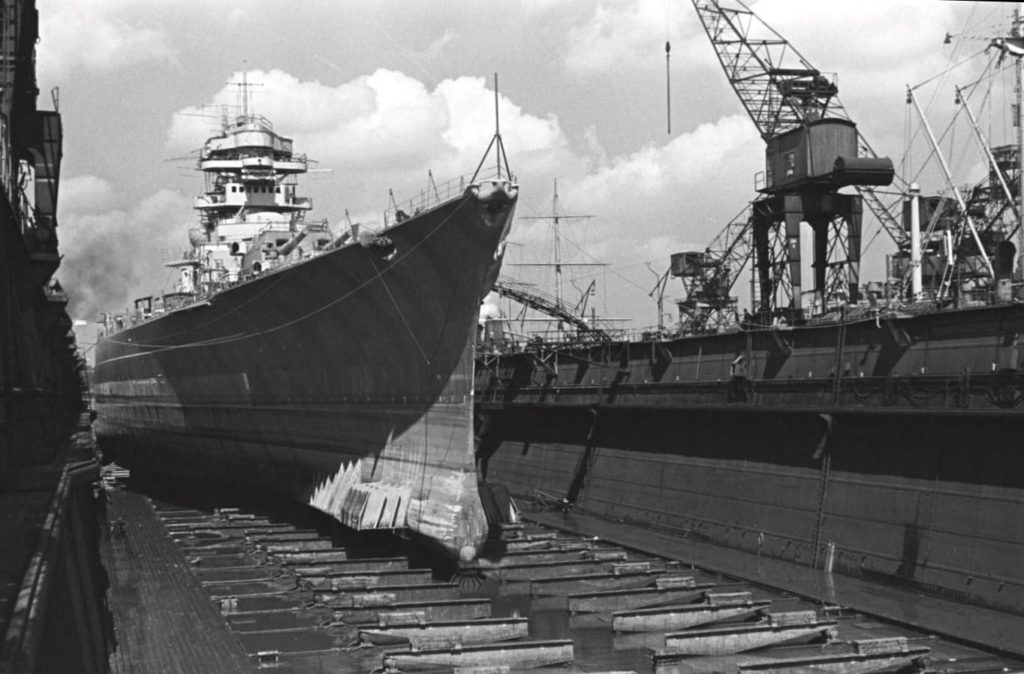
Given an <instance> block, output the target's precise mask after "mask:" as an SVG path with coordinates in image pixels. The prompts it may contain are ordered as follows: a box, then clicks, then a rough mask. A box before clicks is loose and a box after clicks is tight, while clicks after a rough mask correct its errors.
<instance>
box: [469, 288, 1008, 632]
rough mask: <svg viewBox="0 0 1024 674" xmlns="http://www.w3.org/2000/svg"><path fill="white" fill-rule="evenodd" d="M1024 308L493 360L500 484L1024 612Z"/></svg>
mask: <svg viewBox="0 0 1024 674" xmlns="http://www.w3.org/2000/svg"><path fill="white" fill-rule="evenodd" d="M1021 333H1024V307H1022V306H1018V305H1007V306H1002V307H988V308H977V309H963V310H956V311H948V312H937V313H931V314H921V315H918V316H906V315H904V316H898V317H897V316H891V317H888V318H886V317H879V318H877V319H875V318H872V319H870V320H864V321H858V322H851V323H847V324H842V325H836V324H834V325H824V326H814V327H803V328H799V329H792V330H777V331H768V330H763V331H750V332H735V333H727V334H720V335H712V336H705V337H692V338H683V339H678V340H675V341H669V342H642V343H641V342H635V343H611V344H604V345H594V346H589V347H573V348H561V349H557V350H552V351H547V352H539V353H531V354H526V353H517V354H506V355H502V356H483V357H481V358H480V359H479V361H478V365H477V401H478V405H477V414H478V424H479V425H478V436H479V438H478V458H479V461H480V465H481V470H482V473H483V474H484V476H485V478H486V479H487V480H488V481H490V482H504V483H506V484H508V485H509V486H510V488H511V490H512V491H513V493H517V494H520V495H530V494H537V493H538V491H539V492H540V493H541V494H543V495H544V496H545V497H547V498H552V497H553V498H556V499H562V498H566V499H568V500H569V501H572V502H574V503H575V504H576V507H579V508H583V509H585V510H588V511H592V512H596V513H599V514H602V515H606V516H608V517H613V518H616V519H625V520H630V521H635V522H638V523H643V524H644V525H650V526H657V527H665V528H669V529H673V530H677V531H679V532H680V533H681V534H684V535H687V536H694V537H699V538H701V539H703V540H710V541H714V542H718V543H721V544H724V545H728V546H733V547H737V548H742V549H747V550H751V551H760V552H761V553H762V554H765V555H772V556H776V557H780V558H785V559H791V560H796V561H800V562H804V563H807V564H816V565H818V566H821V565H823V564H824V563H825V560H826V558H828V557H829V556H830V553H829V547H830V544H832V545H834V553H833V554H832V555H831V557H832V559H833V560H834V562H833V563H834V567H835V568H836V569H837V570H840V571H843V572H846V573H851V574H858V575H866V576H872V577H877V578H879V579H883V580H886V581H891V582H898V583H902V584H909V585H912V586H916V587H919V588H922V589H927V590H931V591H935V592H939V593H943V594H947V595H951V596H954V597H959V598H962V599H964V600H967V601H976V602H981V603H985V604H988V605H992V606H996V607H1000V608H1004V609H1008V610H1013V611H1017V612H1020V611H1024V572H1022V571H1021V568H1020V564H1019V560H1020V559H1022V558H1024V517H1022V513H1024V456H1022V453H1021V451H1020V446H1021V437H1024V410H1022V409H1021V406H1022V401H1024V378H1022V375H1021V370H1020V366H1021V359H1022V356H1024V354H1022V353H1021V351H1020V348H1019V347H1018V336H1019V335H1020V334H1021Z"/></svg>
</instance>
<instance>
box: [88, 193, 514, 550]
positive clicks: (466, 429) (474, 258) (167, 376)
mask: <svg viewBox="0 0 1024 674" xmlns="http://www.w3.org/2000/svg"><path fill="white" fill-rule="evenodd" d="M498 202H500V203H498ZM513 203H514V202H513V201H509V200H507V199H506V200H501V199H497V200H494V199H492V200H490V201H487V202H485V201H483V200H481V199H480V198H478V197H477V196H475V193H474V192H473V191H472V190H469V191H467V193H466V194H465V195H463V196H462V197H461V198H459V199H457V200H454V201H450V202H447V203H445V204H442V205H440V206H437V207H436V208H434V209H431V210H429V211H426V212H424V213H422V214H419V215H417V216H416V217H413V218H411V219H409V220H407V221H405V222H403V223H401V224H398V225H395V226H394V227H392V228H390V229H388V230H386V231H385V232H384V234H385V235H386V236H387V238H388V239H389V240H390V243H391V244H393V249H392V248H391V247H390V246H386V245H381V246H375V245H360V244H352V245H349V246H345V247H342V248H339V249H337V250H333V251H331V252H329V253H326V254H323V255H320V256H318V257H315V258H312V259H310V260H307V261H305V262H302V263H300V264H296V265H293V266H289V267H285V268H283V269H280V270H278V271H275V272H273V273H270V274H266V275H264V276H260V277H257V278H255V279H253V280H251V281H248V282H246V283H243V284H240V285H238V286H235V287H233V288H230V289H228V290H225V291H222V292H220V293H218V294H216V295H214V296H212V297H210V298H209V299H208V300H207V301H205V302H201V303H197V304H193V305H191V306H189V307H186V308H184V309H180V310H177V311H174V312H171V313H168V314H165V315H163V316H160V317H157V318H155V319H151V320H149V321H145V322H142V323H140V324H138V325H136V326H134V327H131V328H129V329H127V330H123V331H121V332H118V333H115V334H113V335H110V336H108V337H105V338H103V339H102V340H101V341H100V343H99V345H98V347H97V362H96V373H95V381H94V390H95V396H96V409H97V413H98V417H97V423H96V432H97V436H98V438H99V441H100V443H101V447H102V449H103V451H104V453H105V454H106V455H109V456H111V457H112V458H114V459H116V460H117V461H118V462H122V463H124V464H125V465H126V466H128V467H129V468H133V469H136V470H140V471H143V472H150V473H158V474H167V475H173V476H176V477H186V478H190V479H206V480H215V481H224V482H227V483H236V484H248V485H252V486H256V487H258V488H264V489H272V490H276V491H280V492H283V493H285V494H288V495H290V496H292V497H294V498H296V499H299V500H301V501H303V502H305V503H308V504H310V505H313V506H314V507H317V508H319V509H321V510H323V511H325V512H327V513H329V514H331V515H333V516H335V517H336V518H338V519H339V520H340V521H342V522H343V523H345V524H347V525H350V526H353V527H354V528H357V529H368V528H396V529H397V528H408V529H410V530H412V531H413V532H415V533H417V534H420V535H422V536H424V537H425V538H426V539H427V540H428V541H433V542H435V543H437V544H439V545H440V546H442V547H443V548H444V549H445V550H446V551H448V552H449V553H453V554H457V553H459V552H460V551H462V550H463V549H464V548H475V547H477V546H478V545H479V544H480V543H481V541H482V539H483V537H484V536H485V534H486V522H485V518H484V515H483V513H482V509H481V506H480V502H479V496H478V494H477V489H476V486H477V485H476V475H475V471H474V465H473V457H472V428H471V415H472V409H471V406H472V386H473V381H472V368H473V357H474V350H473V346H474V340H475V332H476V325H477V315H478V311H479V303H480V300H481V296H482V294H483V293H485V292H486V290H487V289H488V288H489V287H490V284H491V283H492V282H493V279H494V277H495V276H496V274H497V271H498V267H499V264H500V256H499V255H498V254H497V251H498V249H499V245H500V243H501V241H502V240H503V238H504V236H505V235H506V233H507V226H508V223H509V221H510V219H511V213H512V210H513Z"/></svg>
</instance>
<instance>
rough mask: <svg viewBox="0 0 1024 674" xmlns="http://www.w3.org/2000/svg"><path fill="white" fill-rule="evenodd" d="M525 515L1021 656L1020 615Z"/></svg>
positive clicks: (688, 543) (608, 525)
mask: <svg viewBox="0 0 1024 674" xmlns="http://www.w3.org/2000/svg"><path fill="white" fill-rule="evenodd" d="M524 517H525V518H527V519H529V520H532V521H534V522H537V523H538V524H543V525H546V526H549V527H553V528H556V529H562V530H566V531H572V532H575V533H577V534H583V535H586V536H598V537H599V538H602V539H604V540H606V541H609V542H611V543H615V544H617V545H621V546H624V547H627V548H632V549H634V550H638V551H641V552H646V553H649V554H653V555H658V556H661V557H667V558H669V559H678V560H681V561H685V562H689V563H692V564H694V565H696V566H697V567H701V568H705V569H713V570H715V571H717V572H720V573H723V574H726V575H728V576H733V577H736V578H741V579H743V580H746V581H749V582H752V583H757V584H761V585H764V586H767V587H771V588H775V589H779V590H784V591H786V592H790V593H793V594H796V595H799V596H803V597H807V598H810V599H814V600H817V601H821V602H827V603H830V604H836V605H840V606H845V607H847V608H850V609H853V610H856V611H860V612H862V613H867V614H870V615H874V616H877V617H879V618H884V619H886V620H890V621H893V622H896V623H901V624H904V625H909V626H912V627H916V628H918V629H922V630H926V631H929V632H933V633H935V634H937V635H942V636H946V637H948V638H950V639H953V640H956V641H963V642H967V643H972V644H976V645H980V646H984V647H987V648H991V649H994V650H997V651H1001V652H1003V653H1005V654H1008V655H1016V656H1024V616H1018V615H1014V614H1011V613H1004V612H1002V611H995V610H991V609H986V608H983V607H979V606H971V605H967V604H962V603H958V602H954V601H949V600H945V599H941V598H938V597H932V596H927V595H922V594H920V593H917V592H913V591H909V590H904V589H901V588H897V587H893V586H889V585H880V584H878V583H873V582H869V581H866V580H860V579H857V578H852V577H849V576H843V575H840V574H826V573H824V572H822V571H814V570H812V569H810V568H808V567H806V566H802V565H799V564H794V563H791V562H785V561H782V560H778V559H770V558H767V557H758V556H757V555H755V554H750V553H746V552H741V551H737V550H731V549H727V548H722V547H719V546H715V545H711V544H708V543H701V542H698V541H693V540H688V539H684V538H680V537H679V536H673V535H672V534H669V533H660V532H657V531H654V530H651V529H647V528H642V527H638V526H635V525H630V524H625V523H619V522H610V521H606V520H602V519H600V518H597V517H589V516H586V515H583V514H578V513H566V514H563V513H560V512H536V511H534V512H529V513H524Z"/></svg>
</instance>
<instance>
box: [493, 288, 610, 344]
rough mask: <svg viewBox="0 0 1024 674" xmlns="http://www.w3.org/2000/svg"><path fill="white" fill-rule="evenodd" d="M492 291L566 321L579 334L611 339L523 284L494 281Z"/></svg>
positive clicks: (558, 303)
mask: <svg viewBox="0 0 1024 674" xmlns="http://www.w3.org/2000/svg"><path fill="white" fill-rule="evenodd" d="M494 292H496V293H498V294H499V295H502V296H504V297H509V298H511V299H513V300H515V301H516V302H519V303H520V304H522V305H523V306H525V307H529V308H531V309H534V310H536V311H539V312H541V313H543V314H547V315H548V316H551V317H552V318H555V319H558V320H560V321H563V322H565V323H568V324H570V325H572V326H573V327H575V328H576V329H577V330H578V331H579V333H580V334H583V335H587V336H589V337H592V338H594V340H595V341H605V342H607V341H611V335H609V334H608V333H607V332H605V331H604V330H602V329H601V328H599V327H597V326H594V325H591V324H589V323H587V321H586V320H584V319H583V318H581V317H580V316H576V315H575V314H573V313H572V312H571V311H569V310H568V309H567V308H566V307H565V306H563V305H562V303H561V302H560V301H557V300H556V299H555V298H553V297H550V296H548V295H545V294H543V293H540V292H537V291H536V290H532V289H530V288H528V287H527V286H526V285H525V284H522V283H516V282H515V281H508V280H504V281H496V282H495V284H494Z"/></svg>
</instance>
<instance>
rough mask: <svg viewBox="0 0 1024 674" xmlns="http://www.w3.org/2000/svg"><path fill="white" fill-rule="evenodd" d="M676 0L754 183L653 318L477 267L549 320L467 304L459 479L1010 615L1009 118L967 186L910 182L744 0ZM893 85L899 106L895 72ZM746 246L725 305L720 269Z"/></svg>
mask: <svg viewBox="0 0 1024 674" xmlns="http://www.w3.org/2000/svg"><path fill="white" fill-rule="evenodd" d="M694 7H695V9H696V11H697V13H698V15H699V17H700V19H701V22H702V24H703V26H704V28H705V30H706V33H707V36H708V38H709V39H710V41H711V43H712V45H713V47H714V48H715V50H716V54H717V55H718V57H719V61H720V63H721V65H722V68H723V70H724V71H725V73H726V75H727V77H728V78H729V81H730V83H731V84H732V86H733V88H734V90H735V91H736V93H737V95H738V96H739V98H740V101H741V102H742V104H743V106H744V107H745V109H746V111H747V112H748V113H749V115H750V117H751V119H752V120H753V121H754V123H755V125H756V126H757V128H758V131H759V132H760V134H761V136H762V138H763V140H764V141H765V145H766V154H765V159H766V163H765V166H766V170H765V172H764V173H763V174H762V175H761V176H760V181H759V194H758V196H757V197H756V198H755V199H754V200H753V201H752V203H751V204H750V206H749V207H748V208H747V210H746V211H745V212H744V213H743V214H741V216H740V217H738V218H737V219H736V220H734V221H733V222H732V223H730V225H729V226H728V227H727V228H726V229H725V230H724V231H723V232H722V234H721V235H720V236H719V237H718V238H717V239H716V240H715V241H714V242H713V243H712V245H711V246H709V247H708V248H707V249H705V250H698V251H684V252H681V253H679V254H676V255H673V256H672V259H671V266H670V269H669V271H668V272H666V276H665V278H667V277H669V276H672V277H676V278H679V279H680V280H681V281H682V282H683V284H684V287H685V288H686V290H687V294H686V297H685V298H684V299H682V300H680V301H679V302H678V308H679V311H680V323H679V325H678V327H677V329H675V330H670V329H667V328H666V327H665V326H663V325H659V326H658V327H657V328H653V329H651V330H648V331H646V332H645V333H644V334H642V335H637V336H635V337H632V338H631V337H629V336H621V335H620V334H619V332H618V331H616V330H615V329H614V328H612V327H609V326H608V325H604V326H602V325H601V324H600V321H595V320H592V319H590V318H589V317H588V318H584V317H582V316H572V315H571V314H572V312H571V311H568V310H566V309H565V307H563V306H561V305H558V304H557V303H555V304H553V303H552V302H546V301H544V298H543V296H539V295H536V294H535V296H534V297H532V299H531V296H530V293H529V292H528V290H529V289H528V288H525V287H523V286H517V285H516V284H513V283H508V282H505V281H504V280H503V281H502V282H499V284H498V290H499V291H503V292H504V293H505V294H508V295H510V296H512V297H516V298H517V299H521V298H524V297H525V300H524V301H525V303H526V304H527V305H528V306H532V307H533V308H536V309H545V308H546V309H548V310H549V313H550V314H551V315H552V316H555V317H556V318H557V319H558V320H559V321H561V323H562V326H563V330H562V331H561V332H560V335H561V336H560V338H557V339H544V338H534V339H526V340H524V339H521V338H518V337H516V336H515V335H510V334H509V325H508V322H506V321H501V320H494V321H490V322H489V324H488V326H487V329H486V330H485V333H484V334H485V348H482V349H481V350H480V353H479V355H478V359H477V369H476V401H477V406H476V412H477V418H476V432H477V442H478V448H477V453H478V463H479V469H480V473H481V477H482V479H484V480H486V481H487V482H489V483H501V484H504V485H505V486H506V487H507V488H508V489H509V491H510V492H511V493H512V494H513V496H515V497H519V498H521V499H531V500H536V501H540V502H542V503H547V504H550V505H551V506H553V507H558V508H562V509H565V510H573V511H577V512H581V513H586V514H589V515H594V516H598V517H602V518H607V519H611V520H615V521H624V522H627V523H630V524H633V525H636V526H640V527H648V528H652V529H657V530H660V531H666V532H672V533H674V534H676V535H679V536H681V537H684V538H691V539H694V540H699V541H708V542H712V543H716V544H720V545H722V546H726V547H728V548H733V549H737V550H743V551H746V552H750V553H756V554H757V555H758V556H764V557H774V558H778V559H782V560H787V561H791V562H798V563H800V564H806V565H808V566H810V567H811V568H816V569H823V568H824V569H827V570H829V571H835V572H837V573H844V574H849V575H852V576H857V577H863V578H869V579H873V580H878V581H879V582H881V583H890V584H895V585H900V586H904V587H910V588H913V589H915V590H921V591H924V592H932V593H936V594H939V595H943V596H947V597H952V598H956V599H958V600H962V601H965V602H972V603H977V604H981V605H984V606H989V607H993V608H998V609H1003V610H1007V611H1012V612H1016V613H1020V612H1024V574H1022V573H1021V568H1020V564H1019V561H1020V559H1021V558H1022V556H1024V518H1022V517H1021V506H1022V503H1024V459H1022V457H1021V452H1020V450H1019V444H1020V437H1021V435H1022V433H1024V409H1022V407H1024V373H1022V365H1024V360H1022V353H1021V335H1022V334H1024V293H1022V290H1024V288H1022V282H1021V279H1022V275H1021V271H1020V269H1021V267H1020V264H1019V259H1020V256H1019V253H1018V247H1019V244H1018V243H1015V239H1016V237H1018V236H1019V233H1020V231H1021V228H1020V222H1021V219H1020V214H1021V213H1024V209H1022V208H1021V207H1020V204H1021V197H1022V194H1024V191H1022V190H1021V179H1022V176H1024V171H1022V170H1021V163H1020V157H1021V153H1020V139H1019V138H1018V140H1017V142H1016V143H1012V144H1009V145H1002V146H997V147H995V148H991V146H990V144H987V143H985V144H984V146H985V147H986V148H988V149H987V150H986V152H987V154H986V157H987V158H988V160H987V161H986V162H985V164H986V167H987V173H986V175H985V177H984V178H983V179H982V180H981V181H980V182H978V183H977V184H976V185H973V186H971V187H970V188H969V189H964V190H962V189H960V188H959V187H958V186H957V185H956V184H955V181H954V180H953V179H952V177H951V176H949V170H948V165H947V164H945V163H943V164H942V168H943V169H945V173H944V174H945V175H946V176H947V177H948V180H947V181H946V183H947V184H946V185H944V189H943V191H942V192H941V193H936V194H934V195H932V194H924V193H923V191H922V190H921V188H920V187H918V185H916V184H913V183H912V182H908V181H903V180H902V179H901V177H900V176H897V175H896V172H895V170H894V164H893V162H892V161H891V160H890V159H888V158H886V157H880V156H878V155H877V154H876V153H875V152H874V151H873V150H872V148H871V146H870V145H869V144H868V143H867V142H866V140H865V139H864V138H863V136H862V135H861V133H860V132H859V130H858V128H857V125H856V124H855V123H854V122H853V120H851V119H850V117H849V115H848V114H847V113H846V110H845V109H844V108H843V106H842V105H841V104H840V103H839V99H838V96H837V93H838V87H837V86H836V84H835V77H834V76H833V77H830V76H828V75H827V74H825V73H823V72H821V71H820V70H818V69H816V68H814V67H813V66H812V65H810V63H809V61H808V60H807V59H805V58H804V57H803V56H801V55H800V54H799V52H796V50H795V49H794V48H793V47H792V45H790V44H789V43H788V42H787V41H786V40H785V39H784V38H782V37H781V36H780V35H779V34H778V33H777V32H775V31H774V30H773V29H771V28H769V27H768V26H767V25H766V24H764V23H763V22H761V21H760V19H759V18H758V17H757V16H756V15H755V14H754V13H753V12H752V11H751V10H749V9H748V8H746V7H745V6H742V7H738V8H732V7H726V6H725V3H718V2H713V1H712V2H705V1H703V0H695V1H694ZM1020 35H1021V21H1020V18H1019V17H1016V18H1015V22H1014V30H1013V33H1012V35H1011V36H1009V37H1004V36H1000V37H997V38H991V39H990V41H989V44H990V48H989V53H988V57H989V58H990V59H992V60H993V63H998V64H999V66H1001V67H1012V68H1017V69H1018V70H1019V69H1020V68H1021V62H1020V57H1021V55H1022V54H1024V50H1022V48H1021V47H1022V38H1020V37H1019V36H1020ZM785 59H790V60H788V61H787V60H785ZM1020 81H1021V79H1020V74H1019V73H1018V75H1017V82H1018V85H1017V87H1018V89H1017V91H1018V92H1019V91H1020V84H1019V83H1020ZM976 89H978V90H979V92H981V91H982V89H983V88H982V87H976ZM957 94H958V95H957V102H958V105H962V106H965V111H964V118H967V119H970V120H971V121H972V122H975V120H974V117H973V116H972V114H971V112H970V108H969V107H967V106H968V102H967V96H966V92H962V91H958V92H957ZM961 94H963V95H961ZM981 95H982V93H979V96H981ZM907 103H908V104H909V105H911V106H914V108H913V109H915V110H917V111H920V106H919V105H918V104H917V101H916V95H915V92H914V91H913V90H908V92H907ZM1014 110H1015V112H1016V114H1018V115H1019V114H1020V110H1021V108H1020V107H1019V102H1018V107H1016V108H1014ZM922 117H924V116H923V115H922ZM925 121H927V120H926V119H925ZM1018 121H1019V120H1018ZM1015 126H1018V128H1020V127H1019V124H1017V123H1016V122H1015ZM973 128H974V133H973V134H971V137H972V138H973V137H974V136H977V137H978V138H979V139H983V133H982V130H981V127H980V125H979V124H977V123H976V122H975V124H974V127H973ZM922 134H923V135H922V137H925V138H929V139H931V143H932V148H933V151H934V154H936V155H940V156H941V150H940V148H939V144H938V143H937V142H936V141H935V137H934V135H933V134H932V132H931V130H930V128H929V129H927V133H924V132H922ZM883 189H888V190H890V191H892V192H897V193H898V194H897V197H896V199H895V200H894V201H892V202H890V203H888V204H887V203H885V194H884V193H883V191H882V190H883ZM868 211H871V212H873V213H874V214H875V215H876V216H877V218H878V220H879V221H880V223H881V226H882V230H883V231H885V232H887V233H888V234H890V235H891V236H892V238H893V239H894V241H895V243H896V244H897V249H896V252H895V253H894V254H892V255H891V256H890V257H889V264H888V267H887V269H888V272H889V274H888V279H887V280H886V281H884V282H874V283H864V282H863V281H862V280H861V279H860V277H859V272H860V264H861V259H860V253H861V248H862V246H861V237H862V233H861V230H862V221H863V218H864V215H865V213H867V212H868ZM808 232H810V233H811V241H809V242H808V243H809V245H807V246H805V245H803V244H804V241H802V240H801V236H807V233H808ZM808 248H809V249H810V250H811V251H812V258H813V259H812V260H810V262H811V264H810V265H807V262H808V260H802V259H801V253H802V252H804V251H805V250H807V249H808ZM804 254H806V253H804ZM748 263H750V268H751V269H752V273H751V275H752V280H751V283H750V285H751V295H752V303H751V305H750V309H746V310H743V312H742V313H741V312H740V310H739V306H738V302H737V298H736V297H734V296H732V294H731V289H732V287H733V285H734V284H735V282H736V277H737V275H738V274H739V272H740V270H741V269H742V268H743V267H744V266H745V265H747V264H748ZM808 266H809V267H810V270H811V271H810V273H809V274H808V272H807V267H808ZM552 307H553V309H552ZM659 321H660V310H659Z"/></svg>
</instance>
